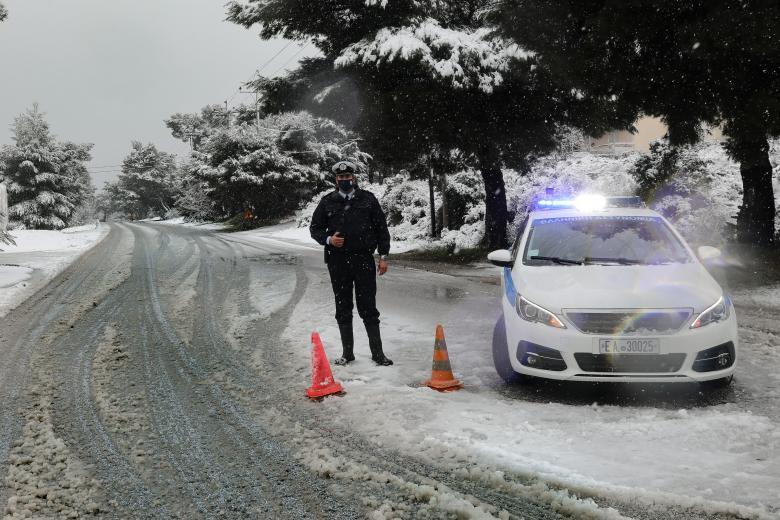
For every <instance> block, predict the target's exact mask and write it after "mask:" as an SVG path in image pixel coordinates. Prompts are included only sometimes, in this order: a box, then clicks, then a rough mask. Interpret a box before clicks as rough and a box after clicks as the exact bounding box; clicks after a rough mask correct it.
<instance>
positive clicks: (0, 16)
mask: <svg viewBox="0 0 780 520" xmlns="http://www.w3.org/2000/svg"><path fill="white" fill-rule="evenodd" d="M7 17H8V10H7V9H6V8H5V7H4V6H3V4H0V22H2V21H3V20H5V19H6V18H7Z"/></svg>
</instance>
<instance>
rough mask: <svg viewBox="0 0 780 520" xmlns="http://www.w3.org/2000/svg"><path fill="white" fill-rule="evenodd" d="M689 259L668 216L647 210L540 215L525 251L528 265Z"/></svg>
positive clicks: (657, 261)
mask: <svg viewBox="0 0 780 520" xmlns="http://www.w3.org/2000/svg"><path fill="white" fill-rule="evenodd" d="M689 261H690V256H689V255H688V252H687V251H686V249H685V247H684V246H683V245H682V243H681V242H680V240H679V239H678V238H677V237H676V236H675V235H674V233H673V232H672V230H671V229H670V228H669V226H668V225H667V224H666V223H665V222H664V221H663V219H661V218H659V217H647V216H601V215H599V216H576V217H558V218H542V219H536V220H534V221H533V223H532V225H531V230H530V233H529V236H528V240H527V241H526V246H525V252H524V257H523V263H524V264H528V265H575V264H576V263H579V262H586V263H603V264H610V265H620V264H626V265H630V264H661V263H680V262H689Z"/></svg>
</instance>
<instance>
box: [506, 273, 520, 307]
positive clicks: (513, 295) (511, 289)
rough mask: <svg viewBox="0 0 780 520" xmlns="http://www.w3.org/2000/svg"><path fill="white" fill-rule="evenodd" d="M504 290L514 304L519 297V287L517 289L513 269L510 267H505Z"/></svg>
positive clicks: (507, 297)
mask: <svg viewBox="0 0 780 520" xmlns="http://www.w3.org/2000/svg"><path fill="white" fill-rule="evenodd" d="M504 292H505V294H506V299H507V300H509V303H511V304H512V305H514V304H515V300H516V299H517V289H515V283H514V282H513V281H512V270H511V269H509V268H508V267H504Z"/></svg>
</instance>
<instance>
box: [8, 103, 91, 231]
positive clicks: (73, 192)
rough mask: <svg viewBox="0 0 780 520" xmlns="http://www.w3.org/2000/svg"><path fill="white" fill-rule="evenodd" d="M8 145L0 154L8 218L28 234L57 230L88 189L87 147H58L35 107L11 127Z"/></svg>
mask: <svg viewBox="0 0 780 520" xmlns="http://www.w3.org/2000/svg"><path fill="white" fill-rule="evenodd" d="M12 130H13V133H14V135H13V140H14V145H11V146H5V147H3V149H2V151H1V152H0V163H2V165H3V166H2V170H3V175H4V177H5V179H6V181H7V183H8V194H9V204H10V208H9V215H10V218H11V219H12V220H16V221H19V222H20V223H21V224H22V225H24V226H25V227H28V228H32V229H62V228H64V227H66V226H67V225H68V223H69V221H70V218H71V216H72V214H73V211H74V209H75V207H76V206H77V205H78V204H79V203H81V202H82V201H83V198H84V196H86V194H87V193H89V190H90V189H91V180H90V178H89V174H88V173H87V170H86V167H85V166H84V162H86V161H89V160H90V159H91V157H90V155H89V150H90V149H91V147H92V145H89V144H84V145H79V144H75V143H60V142H58V141H57V140H56V139H55V138H54V137H53V136H52V135H51V132H50V130H49V125H48V123H47V122H46V119H45V117H44V114H43V113H41V112H40V111H39V110H38V106H37V105H33V108H32V109H30V110H28V111H27V112H26V113H24V114H21V115H19V116H18V117H17V118H16V119H15V120H14V124H13V126H12Z"/></svg>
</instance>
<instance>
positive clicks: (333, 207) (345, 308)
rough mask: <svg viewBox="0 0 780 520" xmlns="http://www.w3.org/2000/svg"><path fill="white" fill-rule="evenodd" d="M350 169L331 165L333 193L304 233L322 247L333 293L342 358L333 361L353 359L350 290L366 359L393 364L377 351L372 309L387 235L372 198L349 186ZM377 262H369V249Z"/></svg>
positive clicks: (378, 339)
mask: <svg viewBox="0 0 780 520" xmlns="http://www.w3.org/2000/svg"><path fill="white" fill-rule="evenodd" d="M356 171H357V168H356V166H355V165H354V164H353V163H351V162H349V161H341V162H339V163H336V164H335V165H334V166H333V172H334V173H335V174H336V184H337V187H338V189H337V190H336V191H334V192H333V193H329V194H328V195H326V196H325V197H323V198H322V200H321V201H320V203H319V205H318V206H317V209H316V210H314V215H312V218H311V226H310V227H309V231H310V232H311V236H312V238H313V239H314V240H316V241H317V242H319V243H320V244H321V245H323V246H325V263H326V264H328V272H329V273H330V281H331V284H332V285H333V294H334V295H335V296H336V321H337V322H338V324H339V332H341V346H342V349H343V351H342V356H341V357H340V358H339V359H337V360H336V361H335V363H336V364H337V365H346V364H347V363H349V362H351V361H354V360H355V355H354V353H353V347H354V338H353V334H352V290H353V286H354V291H355V300H356V301H357V309H358V314H359V315H360V317H361V318H362V319H363V323H364V324H365V326H366V333H367V334H368V345H369V348H370V349H371V359H373V360H374V362H375V363H376V364H377V365H383V366H388V365H392V364H393V362H392V361H391V360H389V359H388V358H387V357H386V356H385V354H384V352H383V351H382V338H381V336H380V334H379V311H378V310H377V309H376V273H377V272H378V273H379V275H380V276H381V275H383V274H385V273H386V272H387V254H388V253H389V252H390V233H389V232H388V231H387V221H386V220H385V214H384V212H383V211H382V208H381V207H380V206H379V202H378V201H377V200H376V197H374V195H373V194H372V193H371V192H369V191H364V190H361V189H359V188H358V187H357V183H356V182H355V173H356ZM377 249H378V251H379V262H378V264H376V265H375V264H374V251H375V250H377Z"/></svg>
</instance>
